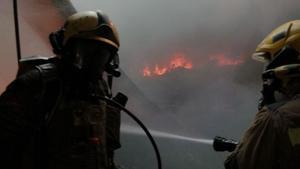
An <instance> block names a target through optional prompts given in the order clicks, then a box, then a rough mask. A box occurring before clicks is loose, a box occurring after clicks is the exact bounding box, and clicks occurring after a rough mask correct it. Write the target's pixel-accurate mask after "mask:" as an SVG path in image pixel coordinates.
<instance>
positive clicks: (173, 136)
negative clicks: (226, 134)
mask: <svg viewBox="0 0 300 169" xmlns="http://www.w3.org/2000/svg"><path fill="white" fill-rule="evenodd" d="M121 131H122V132H123V133H129V134H136V135H144V132H143V131H142V130H141V129H139V128H136V127H133V126H128V125H122V127H121ZM149 131H150V133H151V134H152V136H153V137H159V138H169V139H177V140H184V141H191V142H196V143H201V144H208V145H212V144H213V140H212V139H203V138H192V137H186V136H180V135H176V134H171V133H167V132H161V131H155V130H149Z"/></svg>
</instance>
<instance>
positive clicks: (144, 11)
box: [72, 0, 300, 138]
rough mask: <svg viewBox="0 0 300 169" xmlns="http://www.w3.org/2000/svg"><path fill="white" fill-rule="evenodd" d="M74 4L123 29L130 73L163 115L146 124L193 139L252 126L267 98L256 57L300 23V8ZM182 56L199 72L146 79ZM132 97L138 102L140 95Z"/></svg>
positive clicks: (266, 2) (164, 1) (235, 133)
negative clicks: (213, 59) (275, 32)
mask: <svg viewBox="0 0 300 169" xmlns="http://www.w3.org/2000/svg"><path fill="white" fill-rule="evenodd" d="M72 2H74V5H75V7H77V8H78V9H79V10H90V9H95V8H100V9H102V10H103V11H105V12H106V13H108V14H109V15H110V16H111V18H112V20H113V21H114V23H116V25H117V27H118V28H119V30H120V36H121V50H120V56H121V61H122V65H121V66H122V68H123V70H124V72H125V73H126V74H127V76H128V77H129V78H130V79H131V80H132V81H133V83H135V85H136V86H137V88H138V89H139V92H142V94H143V96H144V97H145V98H146V99H147V100H150V102H151V103H153V104H154V105H155V106H156V107H158V108H159V110H160V111H162V112H159V113H157V112H152V113H150V112H151V110H147V109H146V108H145V107H144V109H143V108H141V111H145V112H149V113H150V115H145V114H147V113H144V114H143V113H141V114H143V115H141V116H145V117H144V120H145V121H149V123H151V124H152V123H153V126H156V127H158V126H159V127H162V128H164V129H165V130H172V129H173V130H175V131H177V132H182V133H189V134H191V135H198V136H201V135H205V136H213V135H215V134H218V133H222V134H226V135H229V136H232V137H236V138H239V137H240V135H241V133H242V132H243V130H244V129H245V128H246V126H248V125H249V122H250V121H251V119H252V117H253V116H254V113H255V111H256V104H257V100H258V99H259V95H260V93H259V90H260V71H261V70H262V65H261V64H259V63H256V62H254V61H251V59H250V56H251V54H252V52H253V51H254V50H255V47H256V45H257V44H258V43H259V42H260V41H261V40H262V39H263V38H264V36H266V35H267V34H268V33H269V32H270V31H271V30H272V29H274V28H275V27H277V26H278V25H280V24H282V23H284V22H286V21H289V20H293V19H297V18H298V17H299V15H298V9H297V6H298V5H300V2H298V1H296V0H290V1H288V2H287V1H285V0H277V1H270V0H262V1H259V0H251V1H249V0H226V1H221V0H209V1H208V0H206V1H197V0H189V1H174V0H152V1H140V0H130V1H126V3H125V2H124V3H121V4H120V2H119V1H105V2H98V1H97V2H96V1H90V2H86V3H84V4H83V3H82V2H81V1H78V0H73V1H72ZM175 52H182V53H185V54H186V55H187V56H188V57H189V58H190V59H191V60H192V61H193V63H194V69H193V70H192V71H184V70H182V71H177V72H173V73H172V74H168V75H166V76H164V77H157V78H145V77H143V76H142V72H141V71H142V69H143V67H144V66H146V65H154V64H160V63H164V62H166V60H168V59H170V56H171V55H172V54H173V53H175ZM217 54H224V55H225V56H227V57H232V58H238V57H242V58H243V59H244V60H245V62H244V64H242V65H239V66H234V67H218V66H216V65H214V64H212V63H210V62H208V60H209V57H210V56H213V55H217ZM123 90H124V89H123ZM125 90H126V92H127V93H129V96H130V94H132V96H131V97H134V93H136V90H135V89H134V91H131V90H130V88H128V89H125ZM131 100H134V101H136V100H135V99H134V98H132V99H131ZM130 103H131V106H132V107H133V108H136V107H138V106H136V105H135V104H136V103H135V102H130ZM145 109H146V110H145ZM237 118H239V119H242V120H237ZM167 119H169V120H168V122H167V123H163V122H164V121H165V120H167Z"/></svg>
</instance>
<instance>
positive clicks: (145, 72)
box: [143, 66, 151, 76]
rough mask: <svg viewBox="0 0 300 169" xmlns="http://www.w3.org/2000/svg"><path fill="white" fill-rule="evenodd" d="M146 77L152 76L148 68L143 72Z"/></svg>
mask: <svg viewBox="0 0 300 169" xmlns="http://www.w3.org/2000/svg"><path fill="white" fill-rule="evenodd" d="M143 73H144V76H151V71H150V69H149V67H148V66H146V67H145V68H144V70H143Z"/></svg>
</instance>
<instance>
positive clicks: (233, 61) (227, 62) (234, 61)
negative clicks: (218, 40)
mask: <svg viewBox="0 0 300 169" xmlns="http://www.w3.org/2000/svg"><path fill="white" fill-rule="evenodd" d="M209 60H210V61H212V62H215V63H216V64H217V65H218V66H235V65H240V64H242V63H244V59H242V58H241V57H239V58H230V57H226V56H225V55H224V54H219V55H215V56H210V57H209Z"/></svg>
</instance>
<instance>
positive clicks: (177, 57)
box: [143, 53, 193, 77]
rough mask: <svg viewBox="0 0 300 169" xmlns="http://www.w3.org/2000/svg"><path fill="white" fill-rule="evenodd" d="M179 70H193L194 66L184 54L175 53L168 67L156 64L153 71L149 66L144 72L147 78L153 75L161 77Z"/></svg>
mask: <svg viewBox="0 0 300 169" xmlns="http://www.w3.org/2000/svg"><path fill="white" fill-rule="evenodd" d="M178 68H184V69H192V68H193V64H192V63H191V62H190V61H189V60H188V59H187V58H186V56H185V55H184V54H182V53H175V54H174V55H173V58H172V60H171V61H170V62H169V64H168V65H167V66H159V65H157V64H156V65H155V67H154V69H153V70H152V71H151V69H150V68H149V67H148V66H146V67H145V68H144V70H143V75H144V76H145V77H146V76H153V75H157V76H161V75H164V74H166V73H167V72H171V71H173V70H175V69H178Z"/></svg>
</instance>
